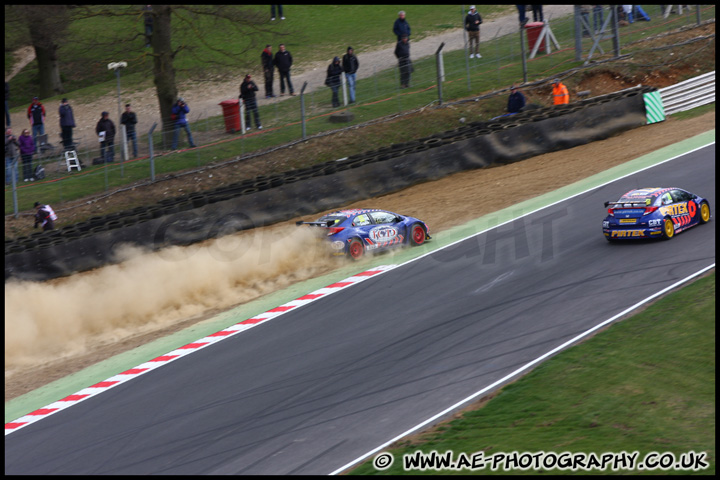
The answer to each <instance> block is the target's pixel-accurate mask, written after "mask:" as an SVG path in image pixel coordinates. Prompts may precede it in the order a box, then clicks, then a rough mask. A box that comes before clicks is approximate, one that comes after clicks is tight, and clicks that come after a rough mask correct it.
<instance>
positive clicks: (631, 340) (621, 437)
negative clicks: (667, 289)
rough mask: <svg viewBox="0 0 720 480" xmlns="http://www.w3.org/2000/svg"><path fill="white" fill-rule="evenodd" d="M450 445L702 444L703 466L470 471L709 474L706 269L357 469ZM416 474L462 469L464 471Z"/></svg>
mask: <svg viewBox="0 0 720 480" xmlns="http://www.w3.org/2000/svg"><path fill="white" fill-rule="evenodd" d="M418 450H419V451H422V452H424V453H428V454H429V453H430V452H432V451H433V450H435V451H437V452H438V453H445V452H446V451H448V450H452V451H453V452H454V453H455V456H456V457H457V455H459V454H460V453H461V452H465V453H467V454H468V455H472V454H473V453H474V452H479V451H483V452H484V455H485V457H486V458H487V457H488V456H491V455H493V454H495V453H498V452H515V451H517V452H532V453H535V452H540V451H544V452H557V453H558V454H559V453H561V452H572V453H577V452H586V453H590V452H594V453H596V454H597V455H602V454H603V453H605V452H622V451H626V452H635V451H638V452H640V458H641V459H642V457H643V456H644V455H645V454H648V453H650V452H661V453H662V452H672V453H674V454H675V455H676V458H679V456H680V454H682V453H686V452H688V451H695V452H698V453H699V452H706V453H707V455H706V458H705V460H706V461H707V462H708V463H709V468H708V469H706V470H699V471H697V472H693V471H679V470H668V471H662V470H654V471H647V472H640V471H637V470H635V471H629V470H618V471H612V470H610V469H607V470H605V471H600V470H591V471H589V472H585V471H582V470H579V471H572V470H565V471H561V470H552V471H536V470H525V471H521V470H517V469H516V470H513V471H507V472H505V471H502V470H498V471H492V470H491V469H490V468H486V469H484V470H478V471H476V472H473V473H478V474H483V475H487V474H507V473H510V474H524V475H528V474H548V473H550V474H561V475H562V474H570V475H577V474H588V473H589V474H595V475H597V474H628V473H654V474H703V475H714V474H715V463H716V458H717V457H716V455H715V273H714V272H713V273H712V274H711V275H709V276H707V277H705V278H702V279H700V280H698V281H696V282H694V283H692V284H690V285H688V286H686V287H684V288H682V289H681V290H678V291H676V292H674V293H671V294H669V295H668V296H666V297H665V298H663V299H661V300H660V301H658V302H656V303H655V304H653V305H651V306H650V307H648V308H647V309H646V310H644V311H643V312H641V313H639V314H637V315H635V316H633V317H631V318H628V319H625V320H623V321H621V322H619V323H616V324H614V325H613V326H612V327H610V328H608V329H607V330H605V331H603V332H600V333H598V334H597V335H595V336H594V337H592V338H591V339H589V340H587V341H586V342H584V343H582V344H580V345H577V346H575V347H572V348H570V349H568V350H565V351H564V352H562V353H560V354H558V355H557V356H555V357H553V358H552V359H550V360H548V361H546V362H544V363H543V364H541V365H540V366H539V367H537V368H536V369H534V370H533V371H532V372H531V373H530V374H528V375H526V376H524V377H523V378H521V379H519V380H518V381H516V382H515V383H512V384H510V385H508V386H506V387H504V388H503V389H502V390H501V391H500V392H499V393H498V394H496V395H495V396H494V397H493V398H492V399H491V400H489V401H488V402H487V403H486V404H485V405H484V406H483V407H482V408H478V407H472V406H471V407H470V408H468V409H466V410H465V411H464V413H463V414H462V415H461V416H460V418H457V419H455V420H452V421H449V422H446V423H443V424H441V425H439V426H438V427H436V428H434V429H433V430H431V431H429V432H427V433H424V434H422V435H420V436H418V437H417V438H415V439H412V440H401V441H399V442H397V444H396V445H393V446H392V448H388V449H386V450H385V451H387V452H390V453H391V454H392V455H394V458H395V460H394V463H393V465H392V466H391V467H390V468H389V469H387V470H385V471H378V470H376V469H375V468H374V467H373V466H372V460H368V461H366V462H365V463H364V464H362V465H361V466H359V467H358V468H356V469H354V470H353V471H352V472H351V473H352V474H357V475H369V474H389V475H399V474H418V473H421V472H419V471H417V470H416V471H412V472H404V471H403V468H402V464H403V462H402V458H403V455H404V454H411V453H413V452H416V451H418ZM422 473H425V474H433V473H435V474H443V475H446V474H451V475H453V474H468V473H470V471H469V470H467V469H463V470H459V471H452V470H444V471H439V472H433V471H431V470H430V471H426V472H422Z"/></svg>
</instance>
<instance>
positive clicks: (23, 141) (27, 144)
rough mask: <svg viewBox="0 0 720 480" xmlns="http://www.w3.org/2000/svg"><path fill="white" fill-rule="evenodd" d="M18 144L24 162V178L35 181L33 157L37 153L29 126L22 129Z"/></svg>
mask: <svg viewBox="0 0 720 480" xmlns="http://www.w3.org/2000/svg"><path fill="white" fill-rule="evenodd" d="M18 146H19V147H20V156H21V157H22V163H23V179H24V180H25V181H26V182H27V181H30V182H32V181H35V178H34V177H33V168H32V157H33V153H35V142H34V141H33V138H32V137H31V136H30V130H28V129H27V128H26V129H24V130H23V131H22V134H21V135H20V138H18Z"/></svg>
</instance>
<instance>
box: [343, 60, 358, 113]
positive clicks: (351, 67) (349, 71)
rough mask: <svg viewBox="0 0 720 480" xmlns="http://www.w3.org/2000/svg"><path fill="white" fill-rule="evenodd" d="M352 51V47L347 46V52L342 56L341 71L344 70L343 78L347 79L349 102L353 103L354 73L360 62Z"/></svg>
mask: <svg viewBox="0 0 720 480" xmlns="http://www.w3.org/2000/svg"><path fill="white" fill-rule="evenodd" d="M354 52H355V51H354V50H353V48H352V47H348V48H347V53H346V54H345V55H343V58H342V67H343V72H345V80H347V84H348V91H349V92H350V103H355V73H356V72H357V71H358V68H359V67H360V62H358V58H357V56H356V55H355V53H354Z"/></svg>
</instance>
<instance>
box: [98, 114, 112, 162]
mask: <svg viewBox="0 0 720 480" xmlns="http://www.w3.org/2000/svg"><path fill="white" fill-rule="evenodd" d="M95 133H97V135H98V140H99V141H100V158H102V159H103V161H104V162H106V163H108V162H112V161H113V160H115V124H114V123H113V122H112V120H110V116H109V114H108V112H102V116H101V117H100V121H99V122H98V123H97V125H96V126H95Z"/></svg>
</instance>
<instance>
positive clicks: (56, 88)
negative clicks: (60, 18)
mask: <svg viewBox="0 0 720 480" xmlns="http://www.w3.org/2000/svg"><path fill="white" fill-rule="evenodd" d="M28 8H32V7H28ZM28 11H29V12H30V13H29V15H28V18H29V19H31V20H32V22H28V28H29V30H30V40H31V41H32V44H33V47H34V48H35V58H36V59H37V62H38V74H39V76H40V78H39V90H40V91H39V92H38V95H39V96H40V98H47V97H52V96H54V95H58V94H60V93H65V89H64V88H63V85H62V80H60V66H59V63H58V57H57V50H58V44H57V42H55V39H54V38H53V35H51V34H50V32H56V31H57V30H59V29H60V27H59V26H58V25H56V24H55V22H54V21H53V20H48V19H47V17H44V16H43V15H42V14H40V13H39V12H38V9H37V8H33V9H32V10H28Z"/></svg>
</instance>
